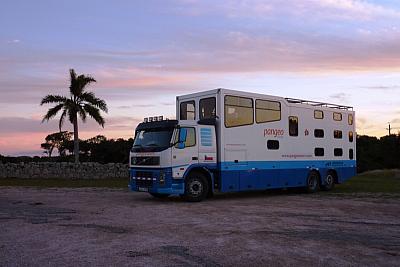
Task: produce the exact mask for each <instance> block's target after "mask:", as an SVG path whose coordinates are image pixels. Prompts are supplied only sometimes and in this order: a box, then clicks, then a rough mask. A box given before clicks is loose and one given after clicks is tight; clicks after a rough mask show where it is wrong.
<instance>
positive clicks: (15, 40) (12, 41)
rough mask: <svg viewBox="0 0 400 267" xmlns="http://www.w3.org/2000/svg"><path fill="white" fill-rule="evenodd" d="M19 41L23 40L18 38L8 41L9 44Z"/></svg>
mask: <svg viewBox="0 0 400 267" xmlns="http://www.w3.org/2000/svg"><path fill="white" fill-rule="evenodd" d="M19 42H21V41H20V40H18V39H14V40H8V41H7V43H8V44H18V43H19Z"/></svg>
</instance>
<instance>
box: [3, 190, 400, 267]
mask: <svg viewBox="0 0 400 267" xmlns="http://www.w3.org/2000/svg"><path fill="white" fill-rule="evenodd" d="M399 264H400V198H398V197H390V196H389V197H388V196H377V195H332V194H327V193H319V194H312V195H308V194H300V193H290V192H289V193H288V192H278V193H277V192H273V193H265V192H255V193H245V194H225V195H217V196H215V197H214V198H213V199H210V200H207V201H204V202H201V203H186V202H183V201H181V200H180V199H179V198H168V199H167V200H156V199H153V198H152V197H150V196H149V195H147V194H144V193H132V192H129V191H128V189H126V190H122V189H94V188H81V189H62V188H53V189H52V188H46V189H39V188H23V187H0V266H26V265H29V266H67V265H68V266H71V265H83V266H89V265H90V266H92V265H101V266H121V265H122V266H125V265H130V266H299V265H300V266H304V265H307V266H309V265H314V266H315V265H317V266H318V265H319V266H350V265H351V266H399Z"/></svg>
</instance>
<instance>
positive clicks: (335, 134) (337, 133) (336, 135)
mask: <svg viewBox="0 0 400 267" xmlns="http://www.w3.org/2000/svg"><path fill="white" fill-rule="evenodd" d="M333 137H334V138H335V139H342V138H343V132H342V131H340V130H334V131H333Z"/></svg>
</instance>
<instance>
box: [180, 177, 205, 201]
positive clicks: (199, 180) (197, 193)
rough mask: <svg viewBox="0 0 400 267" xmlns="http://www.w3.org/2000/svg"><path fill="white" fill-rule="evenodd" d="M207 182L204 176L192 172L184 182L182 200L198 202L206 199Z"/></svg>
mask: <svg viewBox="0 0 400 267" xmlns="http://www.w3.org/2000/svg"><path fill="white" fill-rule="evenodd" d="M207 194H208V182H207V178H206V177H205V176H204V174H202V173H200V172H192V173H191V174H189V176H188V177H187V178H186V181H185V194H184V195H183V197H184V199H185V200H187V201H190V202H199V201H202V200H203V199H205V198H206V197H207Z"/></svg>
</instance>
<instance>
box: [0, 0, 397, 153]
mask: <svg viewBox="0 0 400 267" xmlns="http://www.w3.org/2000/svg"><path fill="white" fill-rule="evenodd" d="M279 2H280V1H268V2H266V1H260V0H245V1H233V0H227V1H196V0H167V1H152V0H151V1H146V3H134V2H131V1H119V2H117V3H113V4H112V5H110V4H108V3H107V2H105V1H85V2H84V3H81V2H79V1H68V2H61V1H60V2H57V3H55V2H52V1H49V0H46V1H41V2H35V3H34V2H21V3H20V2H18V1H4V3H3V5H2V9H1V10H0V23H1V24H2V25H3V27H1V28H0V58H1V59H0V71H1V72H0V102H1V104H0V125H1V127H0V154H1V155H10V156H18V155H27V156H33V155H43V149H41V148H40V144H41V143H43V142H44V138H45V137H46V136H47V135H48V134H50V133H54V132H57V131H58V120H57V119H58V118H59V115H58V116H57V117H56V118H55V119H53V120H51V121H50V122H49V123H47V122H45V123H41V120H42V117H43V116H44V114H45V112H46V111H47V109H48V108H49V107H51V105H44V106H40V105H39V104H40V100H41V98H43V97H44V96H45V95H47V94H60V95H68V94H69V90H68V87H69V73H68V71H69V69H70V68H73V69H75V71H76V72H77V73H78V74H89V75H91V76H93V77H94V78H95V79H96V80H97V83H94V84H93V85H91V86H89V87H88V88H87V89H88V90H89V91H93V92H94V93H95V94H96V96H97V97H100V98H102V99H104V100H105V101H106V102H107V104H108V106H109V113H108V114H104V116H105V119H106V124H105V128H104V129H102V128H101V127H100V126H99V125H97V124H96V123H95V122H94V121H93V120H91V119H88V121H87V123H85V124H83V123H82V122H81V121H80V122H79V125H80V139H87V138H90V137H93V136H96V135H104V136H106V137H107V138H123V139H128V138H130V137H133V134H134V129H135V127H136V125H137V124H138V123H139V122H141V121H142V119H143V118H144V117H149V116H156V115H163V116H164V117H169V118H174V117H175V97H176V96H177V95H182V94H188V93H193V92H199V91H204V90H210V89H215V88H230V89H234V90H240V91H246V92H254V93H261V94H268V95H276V96H282V97H291V98H300V99H307V100H312V101H319V102H328V103H334V104H340V105H347V106H352V107H354V110H355V112H356V126H357V134H359V135H369V136H377V137H381V136H385V135H387V132H388V131H387V130H386V128H387V127H388V123H389V122H390V123H391V126H392V128H394V132H395V133H397V132H398V129H399V128H400V97H399V96H400V72H399V70H400V46H399V44H400V26H399V25H400V4H399V3H398V2H397V1H394V0H384V1H377V0H374V1H373V0H369V1H356V0H319V1H317V0H307V1H296V0H289V1H287V3H286V4H285V5H284V6H282V5H281V4H280V3H279ZM77 7H79V8H77ZM87 10H90V12H88V11H87ZM396 128H397V129H396ZM63 130H68V131H71V130H72V125H71V124H70V123H69V122H67V123H65V126H64V128H63Z"/></svg>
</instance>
